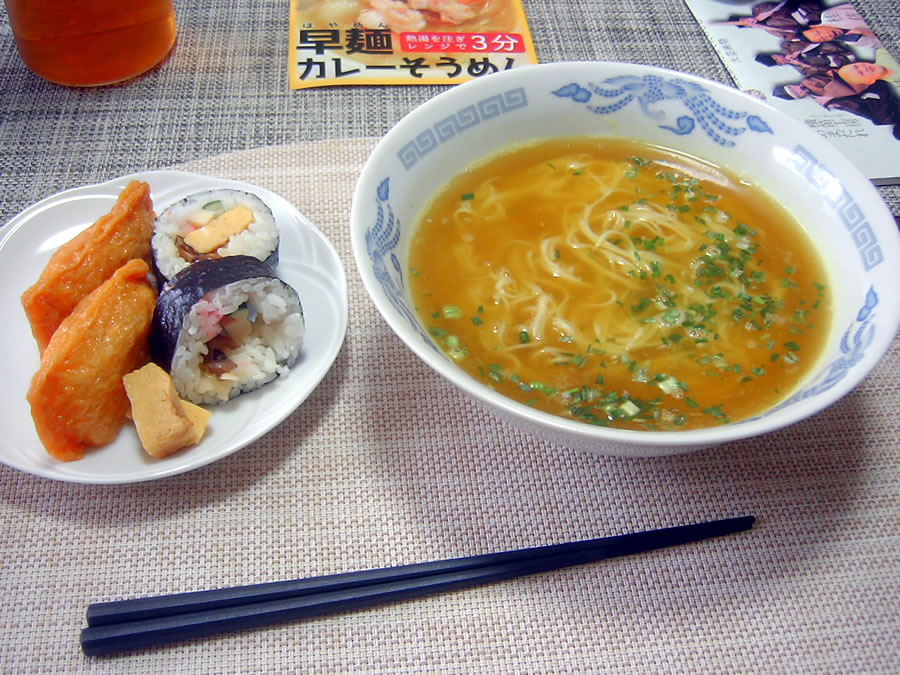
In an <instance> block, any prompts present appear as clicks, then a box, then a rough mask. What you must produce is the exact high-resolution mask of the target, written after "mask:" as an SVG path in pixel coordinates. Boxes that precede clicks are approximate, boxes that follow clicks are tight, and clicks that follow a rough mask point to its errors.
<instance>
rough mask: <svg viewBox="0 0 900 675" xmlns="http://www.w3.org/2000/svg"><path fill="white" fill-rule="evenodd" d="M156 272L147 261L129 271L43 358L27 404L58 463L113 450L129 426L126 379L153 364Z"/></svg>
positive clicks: (67, 322) (80, 313)
mask: <svg viewBox="0 0 900 675" xmlns="http://www.w3.org/2000/svg"><path fill="white" fill-rule="evenodd" d="M149 271H150V267H149V266H148V265H147V263H146V262H145V261H143V260H138V259H136V260H131V261H129V262H127V263H125V264H124V265H122V267H120V268H119V269H118V270H116V271H115V272H114V273H113V275H112V276H111V277H110V278H109V279H107V280H106V281H104V282H103V283H102V284H100V285H99V286H98V287H97V288H95V289H94V290H93V291H91V292H90V293H89V294H88V295H87V296H85V297H84V299H82V301H81V302H79V303H78V306H77V307H75V309H74V310H73V311H72V313H71V314H69V316H67V317H66V318H65V319H63V321H62V323H61V324H60V325H59V328H58V329H57V330H56V332H55V333H54V334H53V337H52V338H50V343H49V344H48V345H47V348H46V349H45V350H44V353H43V355H42V356H41V367H40V369H39V370H38V372H37V373H36V374H35V375H34V377H33V378H32V380H31V386H30V387H29V389H28V396H27V398H28V402H29V403H30V404H31V416H32V419H33V420H34V426H35V429H36V430H37V433H38V437H39V438H40V439H41V442H42V443H43V444H44V447H45V448H46V449H47V452H48V453H50V455H52V456H53V457H55V458H56V459H58V460H61V461H65V462H69V461H72V460H76V459H81V458H82V457H83V456H84V452H85V449H86V448H88V447H96V446H102V445H106V444H107V443H111V442H112V441H113V440H115V438H116V435H117V434H118V433H119V429H120V428H121V427H122V425H123V424H124V423H125V416H126V414H127V412H128V408H129V404H128V397H127V395H126V393H125V386H124V385H123V384H122V377H123V376H124V375H125V374H126V373H130V372H131V371H132V370H135V369H136V368H140V367H141V366H142V365H144V364H145V363H146V362H147V360H148V354H147V334H148V333H149V332H150V324H151V320H152V317H153V308H154V306H155V304H156V291H155V290H154V288H153V287H152V286H151V284H150V282H149V280H148V279H147V274H148V272H149Z"/></svg>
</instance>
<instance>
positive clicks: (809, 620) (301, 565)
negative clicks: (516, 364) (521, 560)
mask: <svg viewBox="0 0 900 675" xmlns="http://www.w3.org/2000/svg"><path fill="white" fill-rule="evenodd" d="M374 142H375V141H374V139H356V140H343V141H319V142H311V143H303V144H297V145H286V146H282V147H278V148H265V149H259V150H251V151H245V152H240V153H232V154H228V155H223V156H219V157H214V158H210V159H204V160H198V161H194V162H190V163H187V164H183V165H181V166H180V167H179V168H182V169H185V170H189V171H194V172H198V173H204V174H208V175H214V176H220V177H225V178H234V179H239V180H244V181H248V182H251V183H254V184H256V185H260V186H262V187H265V188H268V189H270V190H273V191H275V192H277V193H278V194H281V195H282V196H284V197H285V198H287V199H288V200H289V201H290V202H292V203H293V204H295V205H296V206H297V208H299V209H300V210H301V211H302V212H303V213H304V214H306V215H307V216H308V217H309V218H310V219H311V220H312V221H313V222H314V223H316V224H317V226H318V227H319V228H321V229H322V231H323V232H324V233H325V234H326V235H327V236H328V237H329V238H330V239H331V241H332V242H334V244H335V246H336V247H337V250H338V253H339V255H340V257H341V260H342V261H343V263H344V266H345V268H346V270H347V273H348V279H349V302H350V322H349V328H348V332H347V337H346V340H345V343H344V346H343V349H342V350H341V352H340V354H339V356H338V358H337V360H336V362H335V364H334V366H333V368H332V370H331V371H330V373H329V374H328V375H327V376H326V378H325V379H324V381H323V382H322V383H321V385H320V386H319V387H318V388H317V389H316V390H315V392H314V393H313V394H312V396H311V397H310V398H309V399H308V400H307V401H306V402H305V403H304V404H303V405H302V406H301V407H300V408H299V409H298V411H297V412H296V413H294V414H293V415H291V416H290V417H289V418H288V419H287V420H286V421H285V422H284V423H283V424H282V425H280V426H279V427H277V428H276V429H275V430H273V431H272V432H270V433H269V434H267V435H266V436H264V437H263V438H262V439H260V440H259V441H257V442H255V443H253V444H252V445H250V446H249V447H247V448H246V449H244V450H242V451H240V452H238V453H236V454H235V455H232V456H231V457H229V458H227V459H224V460H222V461H220V462H218V463H216V464H213V465H211V466H209V467H206V468H202V469H198V470H195V471H193V472H190V473H188V474H183V475H181V476H176V477H173V478H169V479H165V480H160V481H156V482H152V483H145V484H137V485H130V486H128V485H126V486H80V485H72V484H64V483H57V482H52V481H48V480H44V479H40V478H34V477H31V476H28V475H26V474H23V473H18V472H16V471H13V470H12V469H7V468H0V485H2V488H3V492H2V495H0V518H2V538H0V556H2V561H3V571H2V577H0V583H2V592H3V598H4V602H3V604H2V605H0V626H2V628H3V630H2V631H0V669H2V670H21V671H32V670H34V671H37V670H40V671H46V672H61V671H64V670H66V671H67V670H76V669H84V670H92V671H99V672H115V673H122V672H141V673H143V672H179V673H181V672H198V673H199V672H231V671H282V672H290V671H292V672H309V671H317V670H318V671H370V672H395V671H422V670H442V671H450V672H467V671H486V670H492V671H500V672H523V671H529V672H534V671H569V670H582V671H583V670H590V671H602V670H610V671H613V670H622V671H626V670H629V671H635V672H648V671H756V672H762V671H782V672H811V673H821V672H838V671H843V672H879V671H880V672H890V671H892V670H894V671H896V669H897V668H898V667H900V652H898V642H897V638H898V626H900V608H898V603H897V598H898V596H900V557H898V555H900V536H898V533H897V520H898V514H900V497H898V493H900V455H898V447H897V445H898V438H900V386H898V378H897V375H896V373H897V369H898V368H900V340H897V341H895V342H894V345H893V348H892V349H891V352H890V354H889V355H888V357H887V358H886V359H885V360H884V361H883V362H882V363H881V365H879V366H878V367H877V368H876V370H875V371H874V372H873V373H872V375H871V376H870V377H869V378H868V379H866V380H865V381H864V382H863V383H862V384H861V385H860V386H859V387H858V388H857V389H856V391H854V392H853V393H852V394H850V395H849V396H847V397H846V398H845V399H843V400H842V401H841V402H839V403H838V404H836V405H835V406H833V407H832V408H830V409H828V410H826V411H825V412H823V413H822V414H820V415H817V416H816V417H814V418H813V419H811V420H809V421H807V422H804V423H802V424H798V425H796V426H793V427H791V428H788V429H785V430H783V431H780V432H778V433H775V434H772V435H770V436H768V437H765V438H759V439H755V440H749V441H742V442H738V443H732V444H729V445H726V446H723V447H719V448H716V449H712V450H707V451H704V452H698V453H696V454H692V455H685V456H680V457H673V458H662V459H638V460H634V459H632V460H624V459H615V458H605V457H595V456H592V455H588V454H585V453H582V452H576V451H573V450H568V449H565V448H560V447H555V446H552V445H549V444H546V443H543V442H539V441H536V440H534V439H532V438H529V437H527V436H525V435H523V434H521V433H519V432H517V431H516V430H514V429H512V428H511V427H509V426H508V425H506V424H505V423H503V422H500V421H498V420H496V419H494V418H492V417H490V416H488V415H486V414H485V412H484V411H483V409H482V408H481V407H480V406H479V405H477V404H475V403H473V402H471V401H470V400H468V399H467V398H466V397H465V396H463V395H462V394H460V393H459V392H458V391H456V390H455V389H454V388H453V387H452V386H451V385H449V384H448V383H447V382H445V381H443V380H442V379H440V378H439V377H438V376H437V375H436V374H435V373H433V372H432V371H431V370H430V369H428V368H427V367H426V366H424V365H423V364H422V363H421V362H419V361H418V360H417V358H416V357H415V356H413V355H412V353H411V352H410V351H409V350H408V349H407V348H406V347H405V346H404V345H403V344H402V343H401V342H400V341H399V339H397V338H396V337H394V336H393V334H392V333H391V332H390V330H389V329H388V327H387V326H386V324H385V323H384V322H383V321H382V320H381V318H380V317H379V315H378V314H377V312H376V310H375V308H374V306H373V305H372V304H371V302H370V301H369V300H368V297H367V295H366V293H365V290H364V288H363V286H362V283H361V281H360V280H359V276H358V274H357V273H356V269H355V266H354V263H353V260H352V255H351V252H350V250H349V243H348V239H347V221H348V217H349V210H350V200H351V193H352V186H353V183H354V179H355V177H356V174H357V172H358V171H359V169H360V168H361V166H362V163H363V162H364V160H365V158H366V156H367V153H368V152H369V151H370V150H371V148H372V147H373V145H374ZM742 514H755V515H756V516H757V518H758V521H757V524H756V526H755V527H754V529H753V530H752V531H750V532H749V533H745V534H740V535H734V536H731V537H727V538H722V539H716V540H710V541H707V542H703V543H697V544H693V545H689V546H684V547H681V548H677V549H670V550H663V551H658V552H653V553H648V554H643V555H640V556H636V557H632V558H623V559H617V560H613V561H608V562H604V563H598V564H592V565H587V566H584V567H579V568H573V569H568V570H564V571H559V572H554V573H548V574H543V575H540V576H536V577H533V578H527V579H521V580H515V581H510V582H504V583H502V584H498V585H495V586H491V587H486V588H479V589H472V590H467V591H462V592H458V593H454V594H450V595H444V596H439V597H433V598H428V599H423V600H417V601H412V602H408V603H405V604H401V605H395V606H388V607H381V608H375V609H371V610H367V611H363V612H359V613H353V614H343V615H339V616H334V617H330V618H324V619H319V620H314V621H309V622H300V623H294V624H289V625H285V626H280V627H276V628H272V629H268V630H259V631H254V632H248V633H241V634H236V635H230V636H225V637H220V638H215V639H210V640H203V641H196V642H190V643H184V644H179V645H175V646H171V647H166V648H160V649H156V650H151V651H144V652H138V653H133V654H130V655H127V656H121V657H113V658H106V659H88V658H85V657H83V656H82V655H81V653H80V650H79V647H78V634H79V629H80V627H81V626H82V625H83V623H84V609H85V606H86V605H87V603H88V602H91V601H98V600H109V599H117V598H121V597H125V596H134V595H141V594H154V593H162V592H173V591H183V590H196V589H202V588H208V587H213V586H220V585H234V584H245V583H254V582H261V581H268V580H277V579H287V578H294V577H299V576H308V575H316V574H329V573H334V572H341V571H350V570H354V569H364V568H370V567H380V566H386V565H397V564H403V563H409V562H417V561H424V560H431V559H438V558H447V557H456V556H461V555H470V554H475V553H482V552H491V551H498V550H505V549H510V548H518V547H523V546H531V545H541V544H548V543H556V542H562V541H569V540H575V539H582V538H587V537H594V536H603V535H610V534H618V533H623V532H628V531H635V530H642V529H650V528H655V527H663V526H668V525H676V524H680V523H686V522H693V521H698V520H706V519H713V518H723V517H730V516H736V515H742Z"/></svg>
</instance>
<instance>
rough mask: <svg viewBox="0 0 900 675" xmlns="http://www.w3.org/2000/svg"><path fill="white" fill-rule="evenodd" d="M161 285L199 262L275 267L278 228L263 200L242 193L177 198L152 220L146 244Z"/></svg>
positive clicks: (219, 193) (224, 192) (221, 192)
mask: <svg viewBox="0 0 900 675" xmlns="http://www.w3.org/2000/svg"><path fill="white" fill-rule="evenodd" d="M151 247H152V250H153V263H154V267H155V269H156V273H157V276H158V277H160V282H163V281H165V280H167V279H171V278H172V277H173V276H175V275H176V274H177V273H178V272H180V271H181V270H183V269H184V268H185V267H187V266H188V265H190V264H192V263H194V262H196V261H198V260H207V259H214V258H224V257H227V256H232V255H249V256H253V257H254V258H256V259H257V260H261V261H263V262H265V263H266V264H268V265H269V267H271V268H272V269H273V270H274V269H275V267H276V266H277V265H278V228H277V227H276V225H275V216H274V215H273V214H272V209H270V208H269V207H268V206H267V205H266V203H265V202H263V200H262V199H260V198H259V197H257V196H256V195H254V194H251V193H249V192H243V191H241V190H225V189H220V190H208V191H206V192H198V193H197V194H193V195H191V196H190V197H186V198H185V199H182V200H181V201H180V202H178V203H176V204H173V205H172V206H170V207H168V208H167V209H166V210H165V211H163V212H162V213H161V214H160V216H159V217H158V218H157V219H156V223H155V224H154V228H153V238H152V240H151Z"/></svg>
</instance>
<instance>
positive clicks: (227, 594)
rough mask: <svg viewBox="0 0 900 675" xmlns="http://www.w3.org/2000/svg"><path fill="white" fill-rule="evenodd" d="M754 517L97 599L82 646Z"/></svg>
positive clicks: (427, 586) (566, 559) (425, 584)
mask: <svg viewBox="0 0 900 675" xmlns="http://www.w3.org/2000/svg"><path fill="white" fill-rule="evenodd" d="M753 522H754V517H753V516H743V517H740V518H728V519H725V520H717V521H712V522H707V523H697V524H692V525H682V526H678V527H669V528H664V529H659V530H650V531H646V532H636V533H633V534H624V535H617V536H612V537H603V538H600V539H589V540H585V541H579V542H572V543H567V544H555V545H550V546H540V547H536V548H529V549H522V550H518V551H507V552H503V553H489V554H486V555H478V556H471V557H467V558H454V559H451V560H441V561H436V562H428V563H419V564H413V565H403V566H399V567H388V568H384V569H377V570H365V571H360V572H349V573H346V574H335V575H329V576H323V577H313V578H309V579H297V580H292V581H280V582H272V583H265V584H254V585H251V586H240V587H235V588H224V589H218V590H210V591H196V592H192V593H179V594H175V595H168V596H157V597H150V598H136V599H133V600H121V601H117V602H103V603H95V604H92V605H90V606H89V607H88V610H87V617H88V627H87V628H84V629H82V632H81V648H82V650H83V651H84V653H85V654H88V655H91V656H95V655H101V654H108V653H113V652H119V651H125V650H129V649H137V648H141V647H149V646H152V645H158V644H163V643H166V642H174V641H180V640H187V639H192V638H198V637H204V636H208V635H213V634H216V633H222V632H228V631H235V630H242V629H248V628H257V627H260V626H263V625H268V624H274V623H281V622H285V621H290V620H296V619H303V618H311V617H314V616H322V615H325V614H331V613H335V612H341V611H347V610H351V609H361V608H364V607H371V606H374V605H380V604H385V603H388V602H396V601H400V600H407V599H410V598H414V597H420V596H424V595H431V594H435V593H440V592H445V591H450V590H456V589H460V588H465V587H471V586H476V585H480V584H486V583H491V582H496V581H501V580H504V579H511V578H514V577H518V576H524V575H527V574H535V573H538V572H546V571H549V570H553V569H560V568H563V567H569V566H572V565H579V564H582V563H587V562H595V561H597V560H603V559H606V558H614V557H618V556H623V555H630V554H634V553H641V552H644V551H649V550H652V549H657V548H663V547H667V546H675V545H678V544H685V543H688V542H693V541H699V540H701V539H707V538H710V537H717V536H722V535H725V534H732V533H734V532H741V531H743V530H748V529H750V528H751V527H752V526H753Z"/></svg>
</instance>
